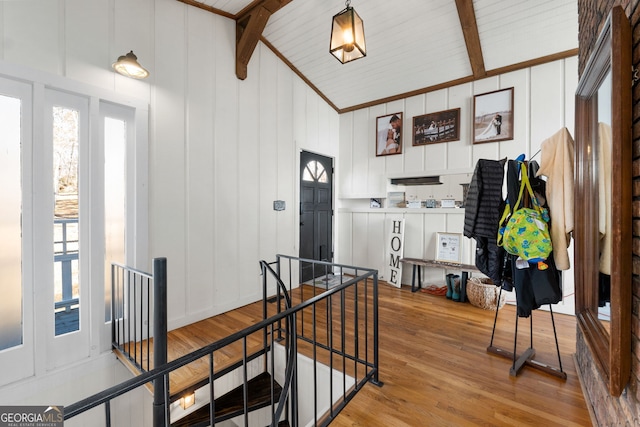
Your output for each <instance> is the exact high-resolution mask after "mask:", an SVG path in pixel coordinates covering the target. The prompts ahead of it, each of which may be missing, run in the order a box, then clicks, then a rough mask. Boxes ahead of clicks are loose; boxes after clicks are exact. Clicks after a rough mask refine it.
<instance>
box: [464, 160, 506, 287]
mask: <svg viewBox="0 0 640 427" xmlns="http://www.w3.org/2000/svg"><path fill="white" fill-rule="evenodd" d="M504 162H505V160H501V161H498V160H487V159H480V160H478V163H477V164H476V168H475V171H474V173H473V178H472V179H471V183H470V185H469V192H468V193H467V201H466V203H465V216H464V235H465V236H466V237H469V238H473V239H475V240H476V262H475V263H476V267H478V270H480V271H481V272H482V273H484V274H485V275H487V276H488V277H489V278H490V279H491V280H493V282H494V283H495V284H500V283H501V281H502V265H503V259H504V250H503V249H502V248H501V247H499V246H498V245H497V242H496V240H497V236H498V222H499V221H500V213H501V212H502V209H501V207H502V204H503V202H502V178H503V175H504V169H503V168H504Z"/></svg>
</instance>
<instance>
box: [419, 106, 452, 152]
mask: <svg viewBox="0 0 640 427" xmlns="http://www.w3.org/2000/svg"><path fill="white" fill-rule="evenodd" d="M412 133H413V140H412V145H413V146H420V145H428V144H438V143H440V142H449V141H457V140H459V139H460V108H454V109H451V110H444V111H438V112H435V113H429V114H424V115H422V116H415V117H414V118H413V128H412Z"/></svg>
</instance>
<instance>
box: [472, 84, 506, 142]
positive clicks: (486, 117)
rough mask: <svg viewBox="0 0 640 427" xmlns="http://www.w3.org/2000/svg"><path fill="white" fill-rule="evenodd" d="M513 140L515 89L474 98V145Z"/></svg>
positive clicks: (488, 93) (497, 91)
mask: <svg viewBox="0 0 640 427" xmlns="http://www.w3.org/2000/svg"><path fill="white" fill-rule="evenodd" d="M507 139H513V88H509V89H501V90H496V91H493V92H487V93H483V94H480V95H476V96H474V97H473V143H474V144H481V143H484V142H493V141H504V140H507Z"/></svg>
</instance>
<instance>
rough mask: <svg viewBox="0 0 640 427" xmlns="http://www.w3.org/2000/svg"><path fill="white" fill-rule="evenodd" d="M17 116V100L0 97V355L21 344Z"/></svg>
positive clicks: (20, 238)
mask: <svg viewBox="0 0 640 427" xmlns="http://www.w3.org/2000/svg"><path fill="white" fill-rule="evenodd" d="M20 113H21V100H20V99H19V98H14V97H11V96H5V95H0V182H2V209H0V230H2V233H0V234H2V244H1V245H0V277H1V278H2V279H1V280H2V284H1V287H2V298H0V313H2V322H1V323H0V351H1V350H5V349H7V348H11V347H15V346H18V345H20V344H22V342H23V336H22V227H21V217H22V177H21V171H22V168H21V158H20V145H21V144H20Z"/></svg>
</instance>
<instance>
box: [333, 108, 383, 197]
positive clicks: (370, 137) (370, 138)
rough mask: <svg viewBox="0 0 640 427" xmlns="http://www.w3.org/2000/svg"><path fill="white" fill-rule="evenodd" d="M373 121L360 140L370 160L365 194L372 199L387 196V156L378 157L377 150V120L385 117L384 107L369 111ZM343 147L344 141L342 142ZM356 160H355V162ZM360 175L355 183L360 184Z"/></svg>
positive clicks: (355, 177)
mask: <svg viewBox="0 0 640 427" xmlns="http://www.w3.org/2000/svg"><path fill="white" fill-rule="evenodd" d="M368 112H369V116H370V117H371V119H372V120H371V121H367V123H373V125H372V126H367V127H366V129H361V136H360V137H359V138H358V142H359V143H360V144H362V149H361V150H360V152H361V153H367V158H368V159H369V161H368V164H367V182H366V187H365V188H364V189H363V190H364V194H372V195H373V196H372V197H382V196H383V195H384V194H385V188H386V177H385V159H386V157H387V156H376V150H377V141H378V134H377V123H378V121H377V120H376V119H377V118H378V117H380V116H385V115H386V114H387V112H386V111H385V108H384V105H376V106H374V107H371V108H369V109H368ZM340 145H341V146H342V141H340ZM355 160H356V159H354V161H355ZM360 180H361V179H360V177H359V175H358V174H354V182H356V183H357V182H360ZM359 194H362V193H359Z"/></svg>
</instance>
